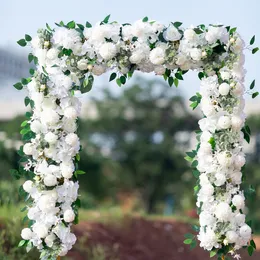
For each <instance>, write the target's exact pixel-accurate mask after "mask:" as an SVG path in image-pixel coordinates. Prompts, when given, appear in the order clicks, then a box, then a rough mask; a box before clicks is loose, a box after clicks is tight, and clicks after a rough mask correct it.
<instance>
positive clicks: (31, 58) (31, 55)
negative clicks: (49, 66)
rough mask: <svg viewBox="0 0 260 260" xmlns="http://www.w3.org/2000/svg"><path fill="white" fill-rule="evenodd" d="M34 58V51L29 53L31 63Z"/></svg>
mask: <svg viewBox="0 0 260 260" xmlns="http://www.w3.org/2000/svg"><path fill="white" fill-rule="evenodd" d="M33 58H34V56H33V54H32V53H29V55H28V61H29V63H31V62H32V61H33Z"/></svg>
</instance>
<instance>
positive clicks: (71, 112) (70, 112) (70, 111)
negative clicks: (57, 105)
mask: <svg viewBox="0 0 260 260" xmlns="http://www.w3.org/2000/svg"><path fill="white" fill-rule="evenodd" d="M64 116H65V117H67V118H69V119H76V118H77V116H78V113H77V111H76V109H75V108H74V107H72V106H70V107H66V108H65V110H64Z"/></svg>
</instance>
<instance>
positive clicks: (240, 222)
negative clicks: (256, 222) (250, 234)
mask: <svg viewBox="0 0 260 260" xmlns="http://www.w3.org/2000/svg"><path fill="white" fill-rule="evenodd" d="M234 221H235V223H236V224H237V225H238V226H241V225H243V224H244V223H245V221H246V216H245V214H241V213H238V214H236V216H235V218H234Z"/></svg>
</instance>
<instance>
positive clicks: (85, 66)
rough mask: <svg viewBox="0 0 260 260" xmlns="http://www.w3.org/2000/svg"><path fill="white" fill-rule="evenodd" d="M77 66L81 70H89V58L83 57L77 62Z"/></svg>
mask: <svg viewBox="0 0 260 260" xmlns="http://www.w3.org/2000/svg"><path fill="white" fill-rule="evenodd" d="M77 67H78V69H79V70H87V69H88V60H86V59H81V60H79V61H78V62H77Z"/></svg>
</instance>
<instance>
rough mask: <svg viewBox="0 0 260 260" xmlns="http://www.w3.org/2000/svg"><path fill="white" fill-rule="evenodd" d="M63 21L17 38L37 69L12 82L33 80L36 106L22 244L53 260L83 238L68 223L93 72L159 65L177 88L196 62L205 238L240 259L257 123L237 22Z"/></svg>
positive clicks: (26, 131) (123, 76) (29, 131)
mask: <svg viewBox="0 0 260 260" xmlns="http://www.w3.org/2000/svg"><path fill="white" fill-rule="evenodd" d="M56 25H57V27H56V28H55V29H51V28H50V27H49V25H48V24H47V28H46V29H40V30H38V35H37V36H36V37H34V38H33V39H32V38H31V37H30V36H29V35H25V39H21V40H19V41H18V43H19V44H20V45H21V46H26V45H27V44H28V45H31V47H32V49H33V51H32V53H30V54H29V56H28V59H29V62H32V61H34V63H35V64H36V65H37V70H36V71H34V70H33V69H31V70H30V73H31V75H32V77H31V78H27V79H22V81H21V82H19V83H17V84H15V85H14V86H15V87H16V88H17V89H22V88H23V87H26V88H27V90H28V91H29V95H28V97H26V99H25V103H26V105H28V104H30V105H31V107H32V111H33V112H32V113H28V112H27V114H26V115H27V118H28V120H26V121H25V122H23V124H22V127H23V129H22V131H21V134H22V135H23V139H24V140H25V142H26V143H25V145H24V146H23V147H22V148H21V150H20V154H21V156H22V159H21V168H22V172H26V174H27V176H28V175H30V176H31V177H32V178H33V180H27V181H26V182H25V183H24V185H23V190H24V191H25V192H26V193H28V195H29V197H30V198H31V200H30V203H29V204H28V206H27V210H28V218H29V220H30V221H29V227H28V228H25V229H23V230H22V238H23V240H22V241H21V242H20V246H23V245H25V246H27V249H30V248H31V247H33V246H35V247H37V248H38V249H39V250H40V251H41V259H55V258H56V257H57V256H63V255H66V254H67V252H68V251H69V250H70V249H71V248H72V245H73V244H74V243H75V241H76V237H75V235H74V234H73V233H71V230H70V229H71V225H72V223H76V222H77V215H78V208H79V206H80V201H79V199H78V198H77V192H78V187H79V184H78V181H77V175H78V174H82V173H83V172H82V171H80V170H79V169H78V161H79V160H80V156H79V151H80V142H79V137H78V136H77V134H76V130H77V117H78V116H79V113H80V108H81V104H80V101H79V99H78V98H77V97H75V96H74V94H75V92H76V91H80V92H81V93H85V92H87V91H89V90H90V89H91V87H92V85H93V81H94V76H93V75H96V76H99V75H101V74H103V73H104V72H106V71H113V72H112V74H111V76H110V81H112V80H115V79H116V82H117V84H118V85H119V86H121V85H123V84H125V82H126V80H127V79H128V78H131V76H132V74H133V73H134V71H135V70H140V71H142V72H155V73H156V74H157V75H162V76H163V77H164V79H165V80H167V81H168V82H169V85H170V86H172V85H173V84H175V85H176V86H178V82H179V81H180V80H183V75H184V74H185V73H186V72H187V71H188V70H197V71H198V72H199V74H198V76H199V78H200V79H201V88H200V93H197V94H196V95H195V96H193V97H192V98H191V99H190V100H191V101H192V104H191V107H192V108H193V109H195V108H196V107H197V106H198V104H199V103H201V109H202V112H203V114H204V118H203V119H201V120H200V121H199V126H200V129H201V131H200V132H199V133H198V136H199V140H200V141H199V144H198V146H197V148H196V149H195V150H193V151H191V152H188V153H187V157H186V159H187V160H188V161H191V162H192V168H193V174H194V175H195V177H196V178H197V185H196V186H195V188H194V190H195V193H196V194H197V207H198V209H199V212H200V229H199V235H198V239H199V240H200V246H201V247H203V248H204V249H206V250H209V251H211V255H214V254H216V253H218V255H219V256H220V257H224V256H225V255H226V254H227V253H231V254H232V255H234V256H235V257H238V255H237V254H236V253H235V252H236V251H237V250H238V249H240V248H241V247H243V246H248V248H250V251H253V250H254V243H253V242H252V240H251V228H250V226H248V224H246V222H245V215H244V208H245V203H244V199H245V198H244V193H243V190H241V189H240V184H241V182H242V174H243V173H242V172H243V166H244V164H245V156H244V153H243V151H242V142H243V139H244V138H245V139H246V140H248V139H249V135H250V129H249V127H248V126H245V114H244V112H243V109H244V99H243V94H244V91H245V88H244V85H243V82H244V75H245V72H244V68H243V64H244V55H243V49H244V42H243V40H242V39H241V38H240V36H239V34H238V33H237V32H236V28H230V27H225V26H223V25H210V26H208V27H206V26H205V25H199V26H197V27H193V28H188V29H184V28H182V23H180V22H175V23H171V24H170V25H169V26H167V27H166V26H164V25H163V24H160V23H158V22H154V21H149V20H148V18H147V17H145V18H144V19H143V20H139V21H137V22H135V23H134V24H133V25H130V24H123V25H121V24H118V23H117V22H112V23H109V16H107V17H106V18H105V19H104V20H103V21H102V22H100V23H98V24H96V25H95V26H93V27H92V25H91V24H90V23H88V22H87V23H86V25H85V26H83V25H81V24H76V23H75V22H74V21H71V22H69V23H68V24H66V25H65V24H64V23H63V22H61V23H59V24H56ZM254 40H255V38H254V37H253V38H252V39H251V41H250V44H251V45H253V44H254ZM256 51H258V48H254V49H253V50H252V52H253V53H255V52H256ZM252 86H254V82H253V83H252V84H251V87H252ZM252 88H253V87H252ZM257 94H258V93H253V97H255V96H256V95H257ZM250 240H251V244H249V241H250ZM184 243H186V244H191V247H194V246H195V236H194V235H190V234H188V235H187V239H186V240H185V241H184Z"/></svg>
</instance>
